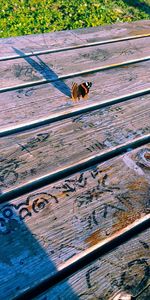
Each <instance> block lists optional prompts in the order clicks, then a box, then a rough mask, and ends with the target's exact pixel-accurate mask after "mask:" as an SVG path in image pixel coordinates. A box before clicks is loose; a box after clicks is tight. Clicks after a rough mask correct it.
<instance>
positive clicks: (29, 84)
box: [0, 56, 150, 93]
mask: <svg viewBox="0 0 150 300" xmlns="http://www.w3.org/2000/svg"><path fill="white" fill-rule="evenodd" d="M148 60H150V56H146V57H142V58H140V59H132V60H126V61H123V62H121V63H119V64H110V65H106V66H102V67H99V68H92V69H88V70H86V71H80V72H75V73H70V74H67V75H61V76H58V78H57V79H41V80H37V81H36V82H33V81H31V82H29V83H23V84H19V85H15V86H11V87H5V88H0V93H4V92H8V91H14V90H16V89H23V88H27V87H33V86H38V85H41V84H46V83H49V82H56V81H59V80H64V79H68V78H72V77H77V76H81V75H86V74H89V73H91V74H92V73H95V72H101V71H104V70H110V69H114V68H118V67H122V66H127V65H131V64H134V63H140V62H144V61H148Z"/></svg>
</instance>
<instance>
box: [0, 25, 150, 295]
mask: <svg viewBox="0 0 150 300" xmlns="http://www.w3.org/2000/svg"><path fill="white" fill-rule="evenodd" d="M149 59H150V21H140V22H134V23H130V24H128V23H124V24H123V23H122V24H115V25H112V26H105V27H95V28H87V29H79V30H74V31H73V30H72V31H62V32H55V33H49V34H41V35H33V36H32V35H30V36H22V37H12V38H7V39H1V40H0V77H1V80H0V299H1V300H12V299H13V300H17V299H18V300H19V299H38V300H61V299H62V300H69V299H71V300H75V299H81V300H93V299H99V300H119V299H120V300H131V299H132V300H133V299H137V300H148V299H150V62H149ZM86 81H89V82H92V87H91V88H90V91H89V96H88V100H84V99H80V101H73V100H72V99H71V86H72V82H77V83H78V84H81V83H82V82H86Z"/></svg>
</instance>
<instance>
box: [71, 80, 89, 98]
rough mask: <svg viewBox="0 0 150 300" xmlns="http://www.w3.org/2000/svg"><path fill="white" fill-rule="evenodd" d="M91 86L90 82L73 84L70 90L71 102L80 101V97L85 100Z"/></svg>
mask: <svg viewBox="0 0 150 300" xmlns="http://www.w3.org/2000/svg"><path fill="white" fill-rule="evenodd" d="M91 86H92V82H89V81H87V82H83V83H81V84H79V85H78V84H77V83H75V82H74V83H73V84H72V90H71V97H72V100H74V101H76V100H77V99H78V100H80V97H82V98H84V99H86V98H87V96H88V93H89V90H90V88H91Z"/></svg>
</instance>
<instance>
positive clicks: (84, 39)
mask: <svg viewBox="0 0 150 300" xmlns="http://www.w3.org/2000/svg"><path fill="white" fill-rule="evenodd" d="M148 34H150V21H149V20H146V21H140V22H139V21H137V22H132V23H120V24H113V25H109V26H99V27H93V28H84V29H77V30H70V31H66V30H65V31H61V32H53V33H45V34H37V35H36V34H34V35H26V36H20V37H11V38H5V39H1V40H0V58H2V57H4V56H10V55H11V56H16V53H15V51H14V50H13V47H18V48H19V49H21V50H22V51H24V52H25V53H29V52H35V51H46V50H48V49H50V50H55V49H62V48H64V49H66V47H67V48H68V47H76V46H79V45H85V44H87V43H95V42H107V41H109V40H112V39H114V40H116V39H117V40H118V39H123V38H132V37H136V36H142V35H143V36H144V35H148Z"/></svg>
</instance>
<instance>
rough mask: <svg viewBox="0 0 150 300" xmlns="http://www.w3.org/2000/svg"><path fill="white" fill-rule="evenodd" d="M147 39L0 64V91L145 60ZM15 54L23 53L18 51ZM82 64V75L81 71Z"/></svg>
mask: <svg viewBox="0 0 150 300" xmlns="http://www.w3.org/2000/svg"><path fill="white" fill-rule="evenodd" d="M149 41H150V37H149V38H148V37H147V38H142V39H140V38H139V39H137V40H130V41H124V42H117V43H113V44H107V45H100V46H95V47H88V48H83V49H76V50H71V51H67V52H62V53H61V55H60V54H59V53H51V54H47V55H46V54H45V55H41V56H40V57H38V56H37V57H31V58H30V57H27V58H20V59H18V60H17V61H14V60H10V61H4V62H3V61H1V69H0V76H1V84H0V88H9V87H11V88H12V87H13V88H14V87H16V88H17V87H18V85H21V84H27V83H34V84H35V83H36V82H38V81H39V80H41V81H43V80H44V81H45V82H47V81H48V80H55V79H57V78H58V76H69V77H72V76H74V75H75V74H76V73H77V74H78V75H80V73H82V72H90V71H89V70H93V69H94V70H95V69H98V68H106V67H107V68H109V67H112V66H113V67H114V66H115V67H116V66H119V64H121V63H127V62H128V61H132V60H137V61H138V60H139V61H140V59H145V58H146V59H147V58H148V57H149V58H150V56H149ZM15 49H16V52H17V53H20V55H22V54H23V52H22V51H20V49H17V48H15ZM81 65H82V72H81Z"/></svg>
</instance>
